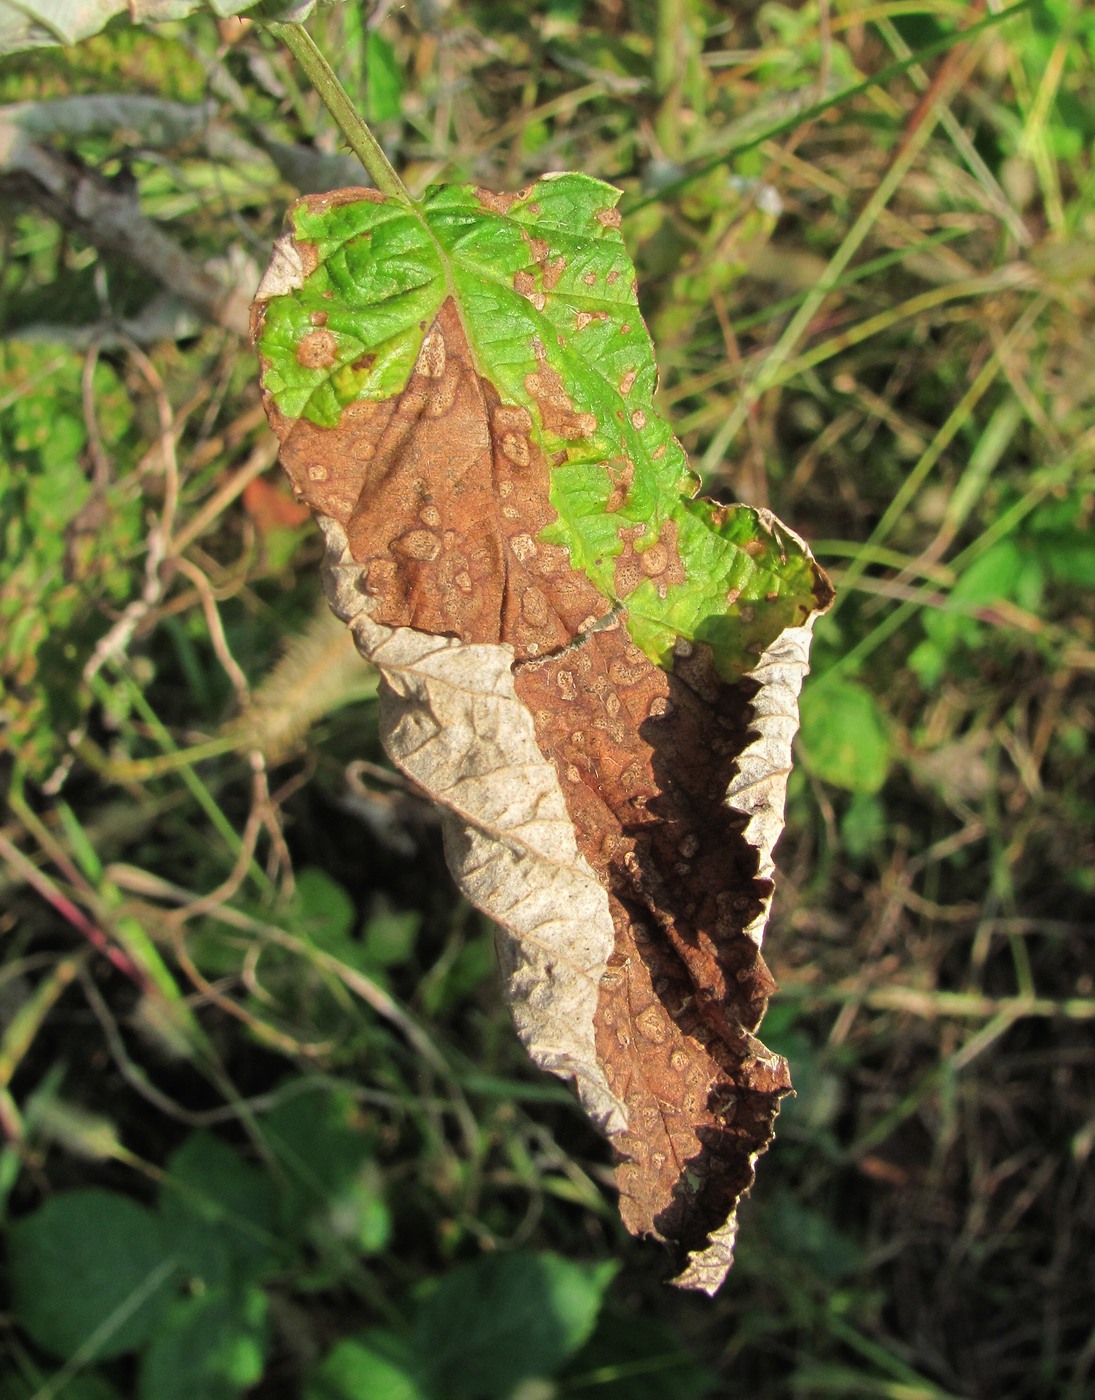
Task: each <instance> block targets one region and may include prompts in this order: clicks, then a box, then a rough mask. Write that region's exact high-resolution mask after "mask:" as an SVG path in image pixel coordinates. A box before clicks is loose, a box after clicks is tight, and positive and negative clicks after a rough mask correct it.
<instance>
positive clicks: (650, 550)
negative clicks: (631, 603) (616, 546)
mask: <svg viewBox="0 0 1095 1400" xmlns="http://www.w3.org/2000/svg"><path fill="white" fill-rule="evenodd" d="M646 533H647V526H646V525H644V524H642V523H640V524H638V525H621V526H620V528H619V530H618V532H617V534H618V537H619V540H620V543H621V546H622V548H621V550H620V553H619V554H617V556H616V559H615V563H614V579H615V585H616V595H617V597H619V598H628V597H630V596H631V594H632V593H634V592H635V590H636V588H638V586H639V584H640V583H642V582H643V580H644V579H650V580H651V581H652V582H653V584H654V587H655V588H656V589H657V592H658V597H659V598H664V597H665V596H666V593H667V592H668V591H669V588H670V587H671V586H672V585H674V584H678V583H683V582H684V565H683V564H682V563H681V556H680V553H679V551H678V549H677V533H678V527H677V522H676V521H675V520H663V521H662V524H661V528H660V530H659V531H658V536H657V538H656V539H654V540H651V541H650V542H649V543H648V544H646V545H645V546H644V547H643V548H642V549H639V548H638V543H639V541H640V540H641V539H642V538H643V536H644V535H645V534H646Z"/></svg>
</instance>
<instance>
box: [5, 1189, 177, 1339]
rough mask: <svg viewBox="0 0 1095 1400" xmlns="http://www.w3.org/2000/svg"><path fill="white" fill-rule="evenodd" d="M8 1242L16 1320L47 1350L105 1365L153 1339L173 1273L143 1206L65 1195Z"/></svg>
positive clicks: (92, 1194) (99, 1193)
mask: <svg viewBox="0 0 1095 1400" xmlns="http://www.w3.org/2000/svg"><path fill="white" fill-rule="evenodd" d="M8 1238H9V1244H8V1250H9V1270H10V1274H11V1288H12V1296H13V1306H12V1312H13V1315H14V1316H15V1318H16V1320H17V1321H18V1322H19V1323H20V1324H21V1325H22V1326H23V1327H24V1328H25V1329H26V1330H27V1332H28V1333H29V1335H30V1336H31V1337H32V1338H33V1339H34V1341H35V1342H36V1343H37V1344H38V1345H39V1346H40V1347H42V1348H43V1350H45V1351H48V1352H50V1353H51V1354H52V1355H54V1356H58V1357H62V1358H66V1359H67V1358H69V1357H72V1356H75V1355H76V1354H77V1352H83V1351H85V1350H86V1353H87V1355H86V1357H85V1359H87V1360H90V1359H101V1358H104V1357H108V1356H119V1355H121V1354H122V1353H123V1352H127V1351H132V1350H134V1348H136V1347H138V1346H140V1345H141V1344H142V1342H144V1341H146V1340H147V1339H148V1337H149V1336H150V1335H151V1334H152V1332H153V1330H154V1328H155V1326H156V1322H157V1319H158V1317H159V1314H160V1311H161V1309H162V1304H163V1301H164V1293H163V1285H164V1283H165V1282H166V1281H167V1279H168V1278H169V1277H170V1275H171V1274H172V1273H173V1272H174V1269H173V1267H172V1266H171V1264H170V1261H168V1260H166V1258H165V1249H164V1241H163V1238H162V1234H161V1230H160V1225H159V1222H158V1221H157V1220H156V1218H155V1216H154V1215H153V1214H152V1213H151V1211H149V1210H146V1209H145V1207H144V1206H142V1205H138V1203H137V1202H136V1201H132V1200H130V1199H129V1198H128V1197H127V1196H121V1195H119V1194H118V1193H117V1192H115V1191H103V1190H100V1189H98V1188H90V1189H87V1190H83V1191H66V1192H64V1193H63V1194H61V1195H59V1196H54V1197H53V1198H52V1199H51V1200H49V1201H47V1202H46V1203H45V1205H43V1206H42V1207H41V1208H40V1209H38V1210H36V1211H35V1212H34V1213H33V1214H32V1215H28V1216H25V1217H24V1218H23V1219H22V1220H17V1221H16V1222H15V1223H14V1224H13V1225H12V1227H11V1230H10V1233H9V1237H8Z"/></svg>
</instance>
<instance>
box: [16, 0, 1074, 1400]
mask: <svg viewBox="0 0 1095 1400" xmlns="http://www.w3.org/2000/svg"><path fill="white" fill-rule="evenodd" d="M309 27H310V29H311V30H312V32H313V33H314V35H315V37H316V39H317V41H318V43H319V44H320V46H321V47H322V48H323V50H324V52H325V53H327V54H328V55H329V56H330V58H331V60H332V62H333V63H334V64H335V66H336V67H337V69H338V71H339V73H340V75H341V76H342V77H343V80H344V81H345V82H346V83H347V85H348V86H349V87H350V89H351V91H352V92H353V94H354V96H355V98H356V99H357V100H358V102H359V103H360V104H361V106H362V110H363V111H364V112H365V113H366V115H367V116H368V117H369V118H370V120H371V121H373V122H374V123H375V124H376V128H377V131H378V134H379V136H380V137H381V139H382V140H383V142H384V144H385V147H386V149H387V151H388V153H389V155H390V157H391V158H392V160H393V162H394V163H395V164H396V166H397V168H398V169H399V170H400V172H401V174H402V175H403V177H404V178H405V179H406V180H407V182H408V183H409V184H410V185H411V186H412V187H413V188H414V189H415V190H421V189H422V188H423V187H424V186H425V185H426V184H428V183H431V182H436V181H446V180H463V179H468V178H471V179H475V180H476V181H478V182H480V183H482V184H484V185H487V186H490V187H493V188H496V189H506V188H509V189H516V188H519V187H520V186H521V185H523V184H525V183H527V182H528V181H529V180H530V179H531V178H533V177H535V176H536V175H538V174H540V173H541V172H543V171H545V170H553V169H567V168H580V169H584V170H586V171H588V172H589V173H591V174H593V175H596V176H599V177H600V178H603V179H608V180H612V181H614V182H616V183H618V184H619V185H620V186H621V187H622V188H623V190H624V199H623V207H624V212H625V222H624V234H625V237H627V239H628V240H629V248H630V251H631V253H632V255H633V256H634V258H635V261H636V264H637V266H638V268H639V273H640V277H639V289H640V296H641V298H642V299H643V306H644V312H645V314H646V316H647V318H648V321H649V323H650V325H651V327H652V330H653V331H654V333H655V337H656V340H657V345H658V352H659V363H660V366H661V382H662V389H661V399H662V405H663V408H664V410H665V411H666V412H667V414H669V415H670V416H671V417H672V420H673V422H674V424H675V427H676V430H677V432H678V434H679V435H680V437H681V439H682V441H683V442H684V444H685V446H686V447H687V449H688V451H689V452H690V454H691V456H692V459H693V461H694V462H695V464H696V465H697V467H699V468H701V469H702V470H703V472H704V474H705V477H706V480H707V485H708V489H709V490H710V491H712V492H713V493H716V494H722V495H723V496H724V497H726V498H739V499H744V500H746V501H748V502H750V503H751V504H755V505H770V506H771V507H772V508H773V509H775V510H776V511H777V512H778V514H779V515H780V516H781V517H782V518H783V519H784V520H786V521H787V522H788V523H789V524H791V525H792V526H794V527H795V528H796V529H799V530H800V531H801V532H802V533H803V534H804V535H806V536H807V537H808V538H809V539H810V541H811V542H812V543H813V544H814V546H815V548H816V549H817V552H818V554H819V557H820V558H821V559H822V561H823V562H824V563H825V565H826V567H827V568H828V569H829V570H830V572H831V573H832V574H833V577H834V580H835V582H836V584H837V586H838V590H839V599H838V604H837V607H836V609H835V611H834V613H833V614H832V615H831V616H830V617H828V618H826V619H824V620H823V621H822V622H821V623H820V624H819V626H818V635H817V644H816V648H815V667H814V675H813V677H812V679H811V680H810V682H808V685H807V689H806V693H805V700H804V707H803V730H802V742H801V745H800V749H799V759H800V762H799V765H798V767H797V769H796V771H795V773H794V775H793V777H792V784H791V791H790V794H789V802H788V813H789V825H788V830H787V833H786V835H785V837H784V839H783V841H782V843H781V845H780V848H779V851H778V852H777V854H778V856H779V860H780V884H779V888H778V890H777V894H776V903H775V909H774V918H773V923H772V928H771V932H770V935H769V942H768V944H767V946H766V955H767V956H768V957H769V960H770V962H771V964H772V967H773V970H774V972H775V974H776V976H777V978H778V980H779V981H780V983H781V984H782V990H781V992H780V993H779V995H778V996H777V997H776V998H775V999H774V1000H773V1004H772V1007H771V1009H770V1011H769V1015H768V1018H767V1020H766V1022H765V1027H764V1031H765V1038H766V1040H767V1041H768V1042H769V1043H771V1044H772V1045H773V1047H774V1048H775V1049H777V1050H779V1051H781V1052H782V1053H785V1054H787V1055H788V1056H789V1058H790V1060H791V1063H792V1069H793V1073H794V1077H795V1082H796V1086H797V1089H798V1097H797V1098H796V1099H793V1100H790V1101H789V1102H788V1103H787V1104H786V1105H785V1107H784V1111H783V1113H782V1115H781V1118H780V1126H779V1136H778V1139H777V1144H776V1146H775V1148H774V1149H773V1150H772V1152H771V1153H770V1154H769V1156H768V1158H767V1159H766V1160H765V1161H764V1163H763V1164H762V1168H761V1172H760V1175H759V1179H758V1185H757V1188H756V1191H755V1192H754V1195H753V1198H752V1199H751V1201H750V1202H749V1203H748V1206H747V1208H746V1210H745V1211H744V1212H743V1220H742V1228H741V1234H740V1241H739V1254H738V1262H737V1264H736V1266H735V1270H734V1272H733V1273H732V1275H731V1278H730V1280H729V1282H728V1284H727V1285H726V1287H725V1288H724V1290H723V1291H722V1293H721V1295H720V1296H719V1297H718V1298H717V1299H715V1300H714V1301H712V1302H708V1301H706V1300H704V1299H702V1298H694V1297H680V1296H678V1295H676V1294H674V1293H671V1292H667V1291H666V1290H665V1289H664V1288H663V1286H662V1284H661V1283H660V1277H661V1263H660V1260H659V1257H658V1251H657V1248H656V1247H655V1246H653V1245H642V1244H636V1243H633V1242H631V1241H629V1240H627V1239H626V1238H625V1237H624V1236H623V1234H622V1231H621V1230H620V1228H619V1227H618V1224H617V1223H616V1220H615V1212H614V1205H613V1203H612V1201H611V1198H610V1194H609V1163H608V1161H607V1154H606V1151H605V1149H604V1147H603V1145H602V1144H601V1143H600V1142H599V1141H598V1140H597V1139H596V1138H595V1137H594V1135H593V1134H592V1133H591V1132H590V1131H589V1130H588V1129H587V1128H586V1126H585V1125H584V1123H583V1122H582V1120H581V1118H580V1115H579V1114H578V1113H577V1111H576V1110H575V1109H574V1107H573V1105H572V1103H571V1101H570V1098H569V1096H568V1094H567V1093H566V1091H565V1090H564V1089H562V1088H561V1087H559V1086H558V1085H557V1084H555V1083H554V1082H548V1081H547V1080H545V1079H543V1078H541V1077H539V1076H537V1075H536V1074H535V1073H534V1072H533V1071H532V1070H531V1069H530V1068H529V1066H528V1065H527V1063H526V1062H525V1059H524V1056H523V1054H522V1052H521V1050H520V1048H519V1046H518V1045H517V1044H516V1041H515V1038H514V1036H513V1033H512V1029H511V1027H510V1026H509V1024H508V1022H507V1019H506V1017H505V1016H504V1015H503V1013H502V1012H501V1010H500V1006H499V1001H498V998H497V996H496V994H495V989H494V983H493V974H492V963H491V956H492V950H491V931H490V929H489V928H488V927H487V926H486V925H485V924H484V921H483V920H481V919H480V918H479V917H478V916H477V915H476V914H474V912H472V911H470V910H469V909H467V908H466V907H465V906H464V905H462V904H461V903H460V901H459V900H458V899H457V898H456V897H455V895H454V894H453V892H452V889H451V886H450V884H449V883H448V879H447V876H446V874H445V871H444V867H443V861H442V857H441V851H440V840H439V833H438V831H437V828H436V825H435V821H434V818H433V817H432V815H431V813H430V812H429V811H428V810H427V809H426V808H425V807H424V806H423V804H422V803H421V801H420V800H419V797H418V795H417V794H416V793H415V792H414V791H413V790H411V789H409V788H408V787H407V785H406V784H405V783H404V782H403V781H402V780H401V779H400V778H399V777H398V775H396V774H393V773H391V772H390V771H389V770H388V769H387V768H386V766H385V765H384V761H383V757H382V755H381V754H380V752H379V749H378V745H377V741H376V725H375V701H374V698H373V697H374V694H375V680H374V679H373V678H371V677H369V676H367V675H364V674H363V668H362V667H361V666H359V665H358V663H357V660H356V657H355V656H354V655H353V654H352V652H351V651H350V650H349V649H348V647H347V645H346V640H345V637H344V636H343V633H342V629H339V628H337V627H332V626H331V625H329V624H328V623H326V622H324V621H322V620H320V619H319V617H318V614H319V613H320V611H321V610H322V601H321V599H320V597H319V587H318V578H317V569H316V564H317V562H318V558H319V553H320V546H319V542H318V541H317V539H316V538H315V535H314V533H313V530H312V528H311V526H310V524H309V522H308V521H307V520H306V519H303V518H302V513H301V511H300V510H299V508H298V507H297V506H296V504H295V503H294V502H293V500H292V499H291V496H290V495H289V493H288V490H287V488H285V487H284V485H283V484H282V482H281V481H280V479H279V477H278V474H277V470H276V467H275V465H274V453H273V448H272V445H271V440H270V438H269V435H268V433H267V430H266V427H265V424H264V422H263V419H262V413H261V408H260V407H259V405H258V399H257V390H256V385H255V382H254V364H253V361H252V359H251V357H250V355H249V353H248V351H247V348H246V346H245V344H244V340H243V334H242V332H243V316H242V311H243V307H244V304H245V303H246V301H247V300H248V299H249V297H250V295H251V293H252V291H253V289H254V287H255V285H256V283H257V279H258V276H259V274H260V270H261V268H262V266H263V265H264V264H265V261H266V259H267V257H268V252H269V248H270V245H271V242H272V240H273V239H274V237H275V236H276V235H277V234H278V232H279V231H280V228H281V223H282V218H283V212H284V209H285V207H286V206H287V204H288V203H289V202H290V201H291V200H292V199H293V198H294V197H295V195H296V194H297V193H298V192H299V191H301V190H304V189H308V190H312V189H322V188H328V187H332V186H334V185H338V184H341V183H351V182H355V181H356V180H357V179H358V178H359V176H358V175H357V174H355V167H354V164H353V162H352V161H350V160H349V159H348V158H347V157H346V156H345V155H344V154H343V153H342V152H341V149H340V146H339V140H338V137H337V134H336V133H334V132H333V131H332V129H331V127H330V123H329V121H328V118H327V117H326V115H325V113H324V111H323V109H322V108H321V106H320V104H319V102H318V100H317V99H316V97H315V95H314V94H313V93H311V92H310V91H308V90H307V89H306V87H305V86H304V85H303V82H302V79H301V77H300V75H299V73H298V72H297V71H296V70H295V68H294V66H293V64H292V62H291V61H290V60H289V58H288V56H287V55H286V54H285V53H284V52H282V51H281V50H279V48H278V46H277V45H276V44H275V43H274V42H273V41H272V40H271V39H270V37H269V36H268V35H266V34H264V32H263V31H262V29H261V27H260V26H258V25H256V24H254V23H252V22H250V21H248V20H242V21H241V20H238V19H232V18H221V19H215V18H214V17H213V16H211V15H209V14H195V15H193V16H192V17H191V18H189V19H187V20H185V21H182V22H179V23H172V24H164V25H159V26H156V27H142V26H139V25H132V24H129V23H128V22H127V20H126V19H125V18H124V17H122V18H119V19H116V20H114V21H112V22H111V23H110V24H109V25H108V27H107V28H106V29H104V30H103V31H102V32H101V33H98V34H97V35H95V36H94V37H92V38H89V39H87V40H86V41H85V42H83V43H81V44H78V45H76V46H73V47H69V48H60V47H55V48H42V49H38V50H35V51H32V52H28V53H25V54H21V55H17V56H15V57H13V58H8V59H6V60H4V61H3V62H0V151H2V152H3V153H4V154H3V155H2V156H0V211H2V212H0V250H2V252H0V325H2V336H3V338H2V340H0V532H2V533H0V539H2V545H0V689H2V693H0V750H2V752H0V770H2V773H3V779H4V782H5V791H6V796H7V810H6V812H5V814H4V816H3V819H2V824H0V859H2V861H3V869H2V872H0V881H2V888H3V896H4V897H3V900H2V901H0V938H2V939H3V962H2V963H0V1128H2V1133H0V1140H2V1141H0V1209H2V1210H3V1213H4V1224H5V1232H6V1246H5V1252H4V1255H3V1259H2V1261H0V1294H2V1297H0V1308H2V1310H3V1312H4V1316H5V1318H6V1319H7V1325H6V1327H5V1329H4V1332H3V1339H2V1341H0V1353H2V1355H3V1361H2V1364H0V1376H2V1379H0V1397H2V1400H22V1398H23V1397H27V1396H31V1395H38V1394H55V1393H57V1394H64V1395H65V1396H66V1397H73V1400H110V1397H112V1396H113V1397H117V1396H119V1395H126V1396H129V1395H137V1396H140V1397H142V1400H164V1397H171V1396H174V1395H176V1394H179V1395H184V1394H185V1395H187V1396H191V1395H199V1394H200V1395H203V1396H205V1395H208V1396H211V1397H216V1396H226V1397H227V1396H233V1395H241V1394H244V1393H248V1394H252V1395H254V1396H256V1397H262V1396H271V1397H272V1396H280V1395H290V1394H291V1395H298V1394H299V1395H304V1396H307V1397H308V1400H342V1397H346V1396H351V1395H353V1396H357V1395H364V1394H370V1395H373V1394H375V1395H377V1396H390V1397H393V1398H394V1397H400V1400H412V1398H413V1400H417V1397H421V1396H428V1397H437V1396H440V1395H450V1394H455V1393H457V1392H456V1391H454V1390H453V1389H452V1386H453V1385H454V1384H455V1385H457V1386H459V1387H462V1388H461V1389H459V1392H458V1393H459V1394H461V1395H467V1396H482V1397H486V1398H487V1400H494V1398H495V1397H496V1398H497V1400H515V1397H516V1400H534V1397H548V1396H551V1395H558V1396H569V1395H579V1396H580V1395H590V1396H598V1397H616V1396H620V1397H622V1396H624V1395H625V1394H626V1395H627V1396H629V1397H639V1400H642V1397H644V1396H650V1397H655V1396H657V1397H659V1400H661V1398H662V1397H666V1398H667V1400H673V1397H679V1400H702V1397H704V1396H713V1395H722V1394H726V1393H728V1392H729V1391H733V1393H735V1394H736V1393H738V1392H739V1391H740V1392H741V1393H745V1392H746V1391H748V1393H750V1394H751V1395H755V1396H757V1397H765V1398H766V1400H767V1398H769V1397H770V1398H771V1400H775V1397H788V1400H790V1397H796V1400H799V1398H800V1397H804V1396H814V1395H832V1394H839V1395H874V1396H880V1397H881V1396H894V1395H905V1396H911V1395H916V1396H931V1397H943V1396H952V1397H953V1396H961V1397H967V1398H968V1400H979V1397H982V1396H984V1397H993V1400H995V1397H998V1396H1001V1395H1006V1396H1009V1397H1028V1396H1029V1397H1050V1396H1053V1397H1057V1396H1061V1397H1068V1400H1079V1397H1081V1396H1084V1395H1087V1394H1090V1393H1091V1388H1092V1385H1093V1383H1095V1381H1093V1378H1095V1348H1093V1346H1092V1342H1091V1314H1092V1293H1091V1286H1090V1255H1091V1252H1092V1247H1093V1244H1095V1241H1093V1240H1092V1224H1091V1222H1092V1220H1093V1219H1095V1195H1093V1192H1095V1185H1093V1177H1092V1173H1091V1170H1090V1167H1091V1161H1090V1159H1091V1153H1092V1150H1093V1146H1095V1126H1093V1120H1092V1109H1091V1104H1092V1102H1093V1101H1095V1052H1093V1050H1092V1046H1091V1040H1090V1026H1089V1023H1090V1021H1091V1019H1092V1017H1093V1016H1095V981H1093V978H1092V973H1091V962H1090V930H1091V927H1092V913H1093V903H1095V875H1093V871H1095V848H1093V840H1092V831H1093V830H1095V799H1093V797H1092V794H1093V793H1095V772H1093V769H1095V763H1093V758H1092V744H1091V735H1092V730H1093V728H1095V700H1093V693H1092V670H1093V666H1095V618H1093V616H1092V610H1091V606H1090V596H1091V595H1090V590H1091V585H1092V583H1093V582H1095V563H1093V561H1095V551H1093V549H1092V545H1091V540H1092V523H1093V522H1092V516H1093V511H1095V477H1093V462H1095V429H1093V427H1092V424H1093V423H1095V349H1093V346H1095V334H1093V329H1095V327H1093V321H1095V177H1093V169H1092V156H1093V152H1095V14H1093V12H1092V10H1091V7H1090V6H1086V5H1084V4H1082V3H1080V0H1034V2H1033V3H1029V4H1023V3H1019V4H1017V5H1014V6H1012V7H1011V8H1010V9H1009V10H1008V11H1007V12H1006V13H1005V14H1004V15H1000V14H998V13H997V12H996V11H995V10H990V8H989V7H988V6H985V5H981V4H970V5H967V4H959V3H955V2H954V0H938V2H937V3H933V4H924V5H921V6H919V7H918V8H916V9H915V10H910V8H909V7H908V6H907V5H904V4H900V3H894V4H881V5H874V6H870V7H865V6H862V5H859V4H856V3H851V0H847V2H846V0H834V3H831V4H825V5H822V4H819V3H813V2H812V0H811V2H810V3H803V4H798V5H783V4H775V3H764V4H759V5H750V6H738V7H728V6H725V5H719V4H715V3H704V0H536V2H535V3H531V4H524V3H522V4H517V3H512V4H510V3H501V4H494V3H492V4H485V3H482V4H480V3H475V0H418V3H416V4H414V5H409V6H407V7H406V8H398V9H397V8H396V7H392V6H388V5H378V6H356V5H345V6H340V7H339V6H336V7H332V8H329V9H322V10H320V11H317V13H316V14H315V15H314V16H313V17H312V19H311V20H310V21H309ZM134 101H139V103H140V104H141V105H140V106H134V105H132V104H133V102H134ZM127 103H128V104H129V105H126V104H127ZM51 182H52V183H51ZM77 194H78V195H79V197H78V198H77ZM134 227H138V228H139V229H140V230H141V231H142V234H141V238H140V239H138V240H136V242H132V241H131V242H129V243H127V242H126V241H125V238H124V235H125V234H126V232H127V230H131V229H132V228H134ZM153 234H155V235H156V236H157V237H159V238H160V239H162V240H166V241H162V242H159V243H157V244H156V248H157V249H158V252H157V254H156V258H157V259H158V261H157V260H153V261H151V262H148V263H142V261H141V258H142V256H144V255H143V254H142V251H141V250H142V248H147V247H151V246H152V243H151V241H150V239H151V236H152V235H153ZM233 290H235V291H236V292H237V294H238V300H237V301H236V302H233V301H232V298H231V296H230V295H229V294H230V293H231V292H232V291H233ZM446 1368H447V1370H446ZM442 1370H446V1378H442V1376H441V1371H442ZM453 1375H455V1376H458V1377H459V1380H458V1381H456V1382H451V1383H450V1381H449V1380H448V1379H447V1376H453Z"/></svg>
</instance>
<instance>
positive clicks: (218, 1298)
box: [138, 1284, 269, 1400]
mask: <svg viewBox="0 0 1095 1400" xmlns="http://www.w3.org/2000/svg"><path fill="white" fill-rule="evenodd" d="M268 1311H269V1300H268V1298H267V1295H266V1294H265V1292H264V1291H263V1290H262V1289H261V1288H259V1287H257V1286H256V1285H253V1284H252V1285H249V1286H247V1287H244V1288H231V1287H230V1288H221V1287H218V1288H212V1289H210V1290H209V1291H208V1292H205V1293H197V1294H194V1295H193V1296H192V1297H181V1298H176V1299H175V1300H174V1301H173V1302H172V1303H171V1305H170V1306H169V1308H168V1309H167V1311H166V1313H165V1314H164V1318H163V1322H162V1325H161V1326H160V1327H158V1328H157V1329H156V1332H155V1334H154V1335H153V1337H152V1339H151V1342H150V1344H149V1345H148V1347H147V1348H146V1349H145V1351H144V1352H143V1354H142V1356H141V1366H140V1373H139V1376H140V1379H139V1384H138V1396H139V1400H197V1397H198V1396H200V1397H201V1400H233V1397H234V1396H237V1395H240V1394H242V1392H243V1391H244V1390H246V1389H247V1388H248V1387H249V1386H252V1385H254V1383H255V1382H256V1381H257V1380H258V1379H259V1378H260V1376H261V1375H262V1372H263V1367H264V1365H265V1361H266V1337H267V1330H268V1329H267V1314H268Z"/></svg>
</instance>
